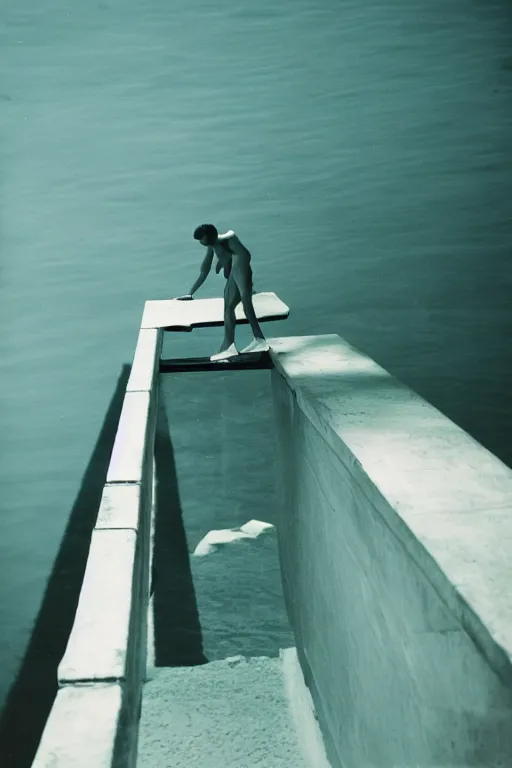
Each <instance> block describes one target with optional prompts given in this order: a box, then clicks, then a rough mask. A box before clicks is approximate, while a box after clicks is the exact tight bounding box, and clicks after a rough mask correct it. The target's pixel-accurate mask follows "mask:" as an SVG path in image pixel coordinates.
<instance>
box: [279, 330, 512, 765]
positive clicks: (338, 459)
mask: <svg viewBox="0 0 512 768" xmlns="http://www.w3.org/2000/svg"><path fill="white" fill-rule="evenodd" d="M271 345H272V356H273V358H274V361H275V365H276V368H277V370H276V371H274V372H273V373H272V379H273V390H274V399H275V406H276V408H275V412H276V419H277V424H278V443H279V453H280V460H281V466H282V475H281V484H280V489H281V510H280V519H279V521H278V525H277V530H278V535H279V546H280V557H281V566H282V574H283V586H284V593H285V599H286V603H287V608H288V612H289V616H290V621H291V623H292V626H293V628H294V630H295V633H296V641H297V648H298V651H299V654H300V659H301V663H302V665H303V668H304V670H305V675H306V679H307V682H308V684H309V685H310V687H311V690H312V692H313V695H314V700H315V704H316V706H317V708H318V712H319V716H320V720H321V724H322V728H323V732H324V736H325V739H326V744H327V745H328V748H329V756H330V759H331V762H332V763H333V765H343V766H344V768H360V766H362V765H364V766H365V767H366V766H368V768H369V767H370V766H371V767H372V768H395V767H396V766H397V765H407V766H412V765H414V766H418V767H419V766H425V767H426V766H434V765H435V766H443V768H446V767H447V766H457V768H460V766H468V767H469V766H476V765H478V766H480V765H481V766H486V768H491V767H492V768H494V767H496V768H497V767H498V766H505V765H510V764H512V670H511V664H510V656H511V652H512V600H511V598H510V591H509V585H510V583H512V558H511V557H510V551H511V546H512V515H511V514H510V512H511V509H512V471H510V470H509V469H508V468H507V467H506V466H505V465H503V464H502V463H501V462H500V461H499V460H497V459H496V458H495V457H493V456H492V455H491V454H490V453H488V452H487V451H486V450H484V449H483V448H482V447H481V446H480V445H478V444H477V443H476V442H475V441H474V440H472V439H471V438H470V437H469V436H468V435H466V434H465V433H464V432H463V431H462V430H460V429H459V428H458V427H457V426H456V425H455V424H453V423H452V422H450V421H449V420H448V419H446V418H445V417H444V416H443V415H442V414H440V413H439V412H438V411H436V410H435V409H434V408H432V407H431V406H430V405H428V404H427V403H425V402H424V401H423V400H422V399H421V398H420V397H418V396H417V395H415V394H414V393H413V392H411V391H410V390H408V389H407V388H406V387H404V386H402V385H401V384H400V383H399V382H397V381H396V380H395V379H393V378H392V377H391V376H390V375H389V374H387V373H386V372H385V371H384V370H382V369H381V368H379V366H377V365H376V364H375V363H374V362H373V361H371V360H369V359H368V358H366V357H365V356H364V355H361V354H360V353H358V352H357V351H356V350H354V349H353V348H351V347H350V346H349V345H348V344H346V343H345V342H343V341H342V340H341V339H340V338H339V337H337V336H320V337H303V338H290V339H274V340H271Z"/></svg>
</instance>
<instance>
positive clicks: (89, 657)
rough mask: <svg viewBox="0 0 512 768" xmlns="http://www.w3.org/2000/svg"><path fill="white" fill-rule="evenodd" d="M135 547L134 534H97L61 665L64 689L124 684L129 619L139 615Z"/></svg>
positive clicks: (113, 531)
mask: <svg viewBox="0 0 512 768" xmlns="http://www.w3.org/2000/svg"><path fill="white" fill-rule="evenodd" d="M135 547H136V533H135V531H130V530H128V531H127V530H122V529H119V530H103V531H93V534H92V539H91V547H90V550H89V558H88V560H87V567H86V571H85V576H84V581H83V584H82V590H81V592H80V599H79V603H78V608H77V611H76V617H75V622H74V624H73V629H72V631H71V635H70V637H69V641H68V645H67V648H66V652H65V654H64V657H63V659H62V661H61V663H60V664H59V669H58V678H59V684H60V685H65V684H67V683H70V682H81V681H92V680H126V677H127V663H128V658H127V656H128V648H129V645H130V620H131V618H132V610H133V611H135V612H136V613H137V612H138V611H137V605H136V600H134V599H133V598H134V590H136V589H137V585H136V581H135V579H136V577H135ZM137 618H138V619H139V620H141V619H142V614H141V615H140V616H135V617H134V619H137Z"/></svg>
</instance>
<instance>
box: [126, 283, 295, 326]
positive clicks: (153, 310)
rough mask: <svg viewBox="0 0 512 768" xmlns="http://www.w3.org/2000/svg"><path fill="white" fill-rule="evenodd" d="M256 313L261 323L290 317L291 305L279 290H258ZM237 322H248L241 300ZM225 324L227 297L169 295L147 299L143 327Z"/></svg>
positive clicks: (253, 298)
mask: <svg viewBox="0 0 512 768" xmlns="http://www.w3.org/2000/svg"><path fill="white" fill-rule="evenodd" d="M252 301H253V304H254V310H255V312H256V317H257V318H258V320H259V321H260V323H264V322H270V321H272V320H286V318H287V317H288V315H289V314H290V308H289V307H287V306H286V304H285V303H284V302H282V301H281V299H280V298H278V297H277V296H276V294H275V293H271V292H269V293H255V294H254V295H253V297H252ZM235 315H236V322H237V323H238V324H246V323H247V318H246V317H245V313H244V310H243V307H242V305H241V304H239V305H238V306H237V307H236V309H235ZM221 325H224V299H223V298H215V299H192V300H191V301H179V300H178V299H165V300H159V301H158V300H157V301H146V304H145V306H144V313H143V315H142V323H141V326H140V327H141V329H147V328H162V329H163V330H165V331H191V330H192V329H193V328H210V327H215V326H221Z"/></svg>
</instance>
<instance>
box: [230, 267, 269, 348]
mask: <svg viewBox="0 0 512 768" xmlns="http://www.w3.org/2000/svg"><path fill="white" fill-rule="evenodd" d="M230 277H233V279H234V281H235V283H236V285H237V288H238V291H239V294H240V299H241V301H242V306H243V308H244V312H245V316H246V318H247V320H248V321H249V325H250V326H251V330H252V334H253V336H254V338H255V339H257V340H258V341H262V340H264V339H265V336H264V335H263V331H262V330H261V328H260V324H259V323H258V318H257V317H256V312H255V311H254V304H253V303H252V269H251V265H250V264H249V263H248V262H246V261H245V260H242V259H240V258H237V259H236V260H235V259H233V266H232V269H231V275H230Z"/></svg>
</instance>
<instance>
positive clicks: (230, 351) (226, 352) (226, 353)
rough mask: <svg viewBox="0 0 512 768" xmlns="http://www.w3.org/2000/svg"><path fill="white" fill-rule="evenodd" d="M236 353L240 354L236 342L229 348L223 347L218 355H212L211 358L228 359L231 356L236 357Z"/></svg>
mask: <svg viewBox="0 0 512 768" xmlns="http://www.w3.org/2000/svg"><path fill="white" fill-rule="evenodd" d="M235 355H238V349H237V348H236V347H235V345H234V344H231V346H229V347H228V348H227V349H221V351H220V352H217V354H216V355H212V356H211V357H210V360H212V361H215V360H227V359H228V358H229V357H234V356H235Z"/></svg>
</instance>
